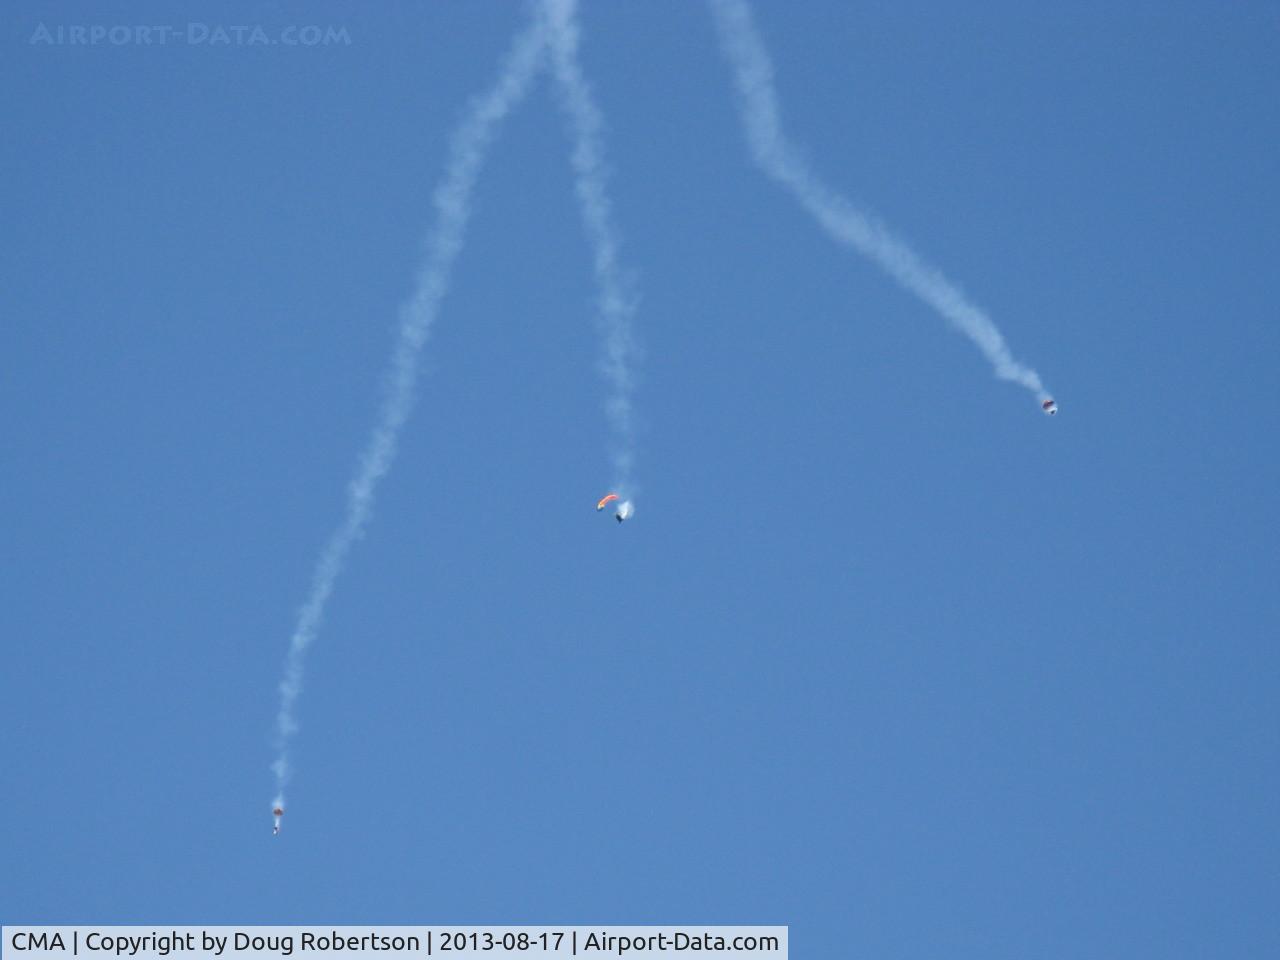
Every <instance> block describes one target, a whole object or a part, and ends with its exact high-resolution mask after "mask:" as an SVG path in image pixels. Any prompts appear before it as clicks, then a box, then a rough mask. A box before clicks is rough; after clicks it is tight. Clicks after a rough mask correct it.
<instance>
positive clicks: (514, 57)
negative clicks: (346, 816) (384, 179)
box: [272, 19, 546, 807]
mask: <svg viewBox="0 0 1280 960" xmlns="http://www.w3.org/2000/svg"><path fill="white" fill-rule="evenodd" d="M545 50H546V37H545V31H544V24H543V23H542V21H541V20H536V19H535V22H534V23H533V24H532V25H531V26H530V27H529V28H527V29H526V30H525V31H524V32H523V33H521V34H520V35H519V36H518V37H517V38H516V40H515V42H514V44H513V45H512V47H511V49H510V50H509V51H508V52H507V54H506V56H505V57H504V59H503V61H502V66H501V69H500V73H499V76H498V79H497V81H496V82H495V83H494V85H493V87H492V88H491V89H490V90H489V91H488V92H487V93H485V94H484V95H483V96H481V97H479V98H478V99H476V100H475V101H474V102H473V103H472V104H471V105H470V107H469V108H468V110H467V112H466V114H465V116H464V117H463V119H462V122H461V123H460V125H459V126H458V128H457V129H456V130H455V131H454V135H453V138H452V141H451V143H450V148H449V160H448V165H447V167H446V170H445V175H444V178H443V180H442V181H441V182H440V185H439V186H438V187H437V189H436V192H435V195H434V205H435V211H436V221H435V225H434V227H433V228H432V231H431V233H430V235H429V237H428V243H427V257H426V261H425V262H424V264H423V266H422V269H421V271H420V273H419V274H418V278H417V282H416V285H415V288H414V292H413V295H412V296H411V297H410V298H409V300H408V301H407V302H406V303H405V304H404V306H403V307H402V308H401V310H400V326H399V333H398V335H397V338H396V344H395V350H394V353H393V354H392V358H391V364H390V369H389V371H388V375H387V386H386V396H385V399H384V400H383V403H382V407H381V409H380V411H379V413H378V418H377V421H376V423H375V424H374V428H373V432H372V433H371V434H370V436H369V440H368V442H367V444H366V445H365V448H364V451H363V452H362V454H361V455H360V459H359V462H358V464H357V467H356V472H355V475H354V476H353V477H352V479H351V483H350V486H349V487H348V488H347V509H346V514H345V516H344V517H343V519H342V522H341V523H340V524H339V525H338V528H337V529H336V530H335V531H334V532H333V534H332V535H331V536H330V537H329V540H328V542H327V543H326V544H325V547H324V549H323V550H322V551H321V553H320V557H319V559H318V561H317V562H316V568H315V572H314V574H313V575H312V578H311V591H310V593H309V594H308V595H307V599H306V602H305V603H303V605H302V608H301V609H300V610H299V612H298V620H297V624H296V626H295V627H294V631H293V636H292V637H291V638H290V640H289V652H288V656H287V659H286V662H285V670H284V679H283V680H281V682H280V709H279V712H278V713H277V715H276V726H275V739H276V749H277V756H276V760H275V763H273V764H272V769H273V770H274V771H275V775H276V797H275V801H274V803H273V806H274V807H283V806H284V788H285V784H286V783H287V781H288V779H289V774H290V768H289V752H288V748H289V743H290V740H291V738H292V736H293V734H294V732H295V731H296V730H297V729H298V725H297V721H296V718H295V708H296V706H297V701H298V697H299V695H300V694H301V693H302V676H303V660H304V658H305V656H306V652H307V648H308V647H310V646H311V644H312V642H313V641H314V640H315V638H316V634H317V632H318V630H319V628H320V623H321V621H322V620H323V618H324V611H325V605H326V603H327V602H328V600H329V595H330V594H331V593H332V592H333V586H334V582H335V581H336V580H337V578H338V574H339V573H341V572H342V567H343V564H344V562H345V561H346V558H347V554H348V552H349V551H350V550H351V546H352V544H354V543H355V541H356V540H358V539H359V538H360V537H361V536H362V535H363V533H364V528H365V525H366V524H367V523H368V521H369V515H370V512H371V511H372V509H373V498H374V493H375V491H376V490H377V486H378V482H379V481H380V480H381V479H382V478H383V476H384V475H385V474H386V472H387V471H388V470H389V469H390V467H391V463H392V461H393V460H394V459H395V455H396V443H397V439H398V437H399V433H400V428H401V427H402V426H403V425H404V422H405V420H406V418H407V417H408V416H409V410H410V408H411V407H412V405H413V392H414V383H415V381H416V379H417V373H418V366H417V365H418V354H419V352H420V351H421V349H422V345H423V343H424V342H425V341H426V339H427V335H428V334H429V333H430V331H431V326H432V324H433V323H434V322H435V319H436V315H437V313H438V312H439V307H440V301H441V299H442V298H443V297H444V295H445V291H446V289H447V288H448V284H449V275H450V272H451V270H452V267H453V263H454V260H455V259H456V257H457V255H458V251H459V249H461V246H462V239H463V235H464V233H465V231H466V225H467V220H468V218H469V216H470V212H471V191H472V188H473V187H474V185H475V181H476V177H477V175H478V174H479V172H480V167H481V165H482V164H483V163H484V159H485V156H486V154H487V153H488V149H489V146H490V145H491V143H492V142H493V139H494V137H495V135H496V134H497V131H498V128H499V126H500V125H501V122H502V120H503V119H504V118H505V117H506V115H507V114H508V113H509V112H510V111H511V109H512V107H514V106H515V105H516V104H517V103H519V102H520V101H521V100H522V99H523V98H524V96H525V94H526V93H527V92H528V89H529V84H530V81H531V80H532V78H533V76H534V74H535V73H536V71H537V70H538V68H539V66H541V64H542V63H543V57H544V54H545Z"/></svg>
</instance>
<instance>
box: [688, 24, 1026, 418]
mask: <svg viewBox="0 0 1280 960" xmlns="http://www.w3.org/2000/svg"><path fill="white" fill-rule="evenodd" d="M710 2H711V8H712V10H713V12H714V13H715V19H716V26H717V28H718V32H719V34H720V44H721V47H722V48H723V49H724V52H725V55H726V57H728V59H729V62H730V64H731V65H732V67H733V71H734V80H735V83H736V85H737V88H738V95H739V101H740V107H741V113H742V121H743V125H744V126H745V127H746V130H747V139H748V141H749V143H750V145H751V152H752V154H753V155H754V156H755V161H756V163H757V164H758V165H759V166H760V167H761V169H763V170H764V171H765V173H767V174H768V175H769V176H771V177H772V178H773V179H775V180H777V181H778V182H779V183H780V184H782V185H783V186H784V187H786V188H787V189H788V190H790V191H791V193H792V195H794V196H795V198H796V199H797V200H798V201H799V202H800V205H801V206H803V207H804V208H805V209H806V210H807V211H808V212H809V213H810V215H811V216H813V218H814V219H815V220H817V221H818V223H819V224H821V226H822V227H823V229H825V230H826V231H827V233H828V234H830V235H831V237H833V238H834V239H835V240H837V241H839V242H840V243H843V244H845V245H847V246H850V247H852V248H853V249H855V250H857V251H858V252H859V253H861V254H862V255H863V256H865V257H867V258H868V259H870V260H871V261H872V262H874V263H875V264H876V265H877V266H878V267H880V268H881V269H882V270H884V271H885V272H886V273H888V274H889V275H890V276H891V277H893V278H894V279H895V280H897V281H898V283H900V284H901V285H902V286H903V287H905V288H906V289H907V290H909V291H910V292H911V293H914V294H915V295H916V296H917V297H919V298H920V299H921V300H923V301H924V302H925V303H927V304H929V306H931V307H933V309H934V310H936V311H937V312H938V313H940V314H941V315H942V316H943V317H945V318H946V319H947V320H948V321H950V322H951V324H952V325H953V326H955V327H956V329H958V330H959V331H960V332H961V333H963V334H964V335H965V336H966V337H968V338H969V339H970V340H972V341H973V342H974V343H975V344H976V345H977V347H978V349H979V350H981V351H982V352H983V354H984V355H985V356H986V358H987V359H988V360H989V361H990V362H991V366H992V367H993V368H994V369H995V374H996V376H997V377H999V378H1001V379H1002V380H1012V381H1013V382H1014V383H1019V384H1021V385H1022V386H1024V387H1026V388H1027V389H1028V390H1030V391H1031V392H1032V393H1035V394H1036V395H1037V396H1038V397H1039V398H1040V399H1041V400H1045V399H1047V398H1048V394H1047V393H1045V389H1044V385H1043V384H1042V383H1041V382H1040V377H1039V376H1037V375H1036V372H1035V371H1034V370H1032V369H1030V368H1029V367H1027V366H1025V365H1023V364H1022V363H1019V362H1018V361H1017V360H1015V359H1014V358H1013V354H1012V353H1010V352H1009V347H1008V345H1007V344H1006V343H1005V341H1004V337H1003V336H1001V334H1000V331H999V330H998V329H996V325H995V324H994V323H992V322H991V318H990V317H988V316H987V315H986V313H984V312H983V311H982V310H981V309H980V308H978V307H976V306H974V305H973V304H972V303H970V302H969V301H968V299H966V297H965V295H964V294H963V293H962V292H961V291H960V290H959V289H958V288H957V287H956V286H955V285H954V284H952V283H951V281H949V280H948V279H947V278H946V277H944V276H943V275H942V274H941V273H939V272H938V271H937V270H936V269H935V268H933V267H931V266H929V265H928V264H927V263H924V262H923V261H922V260H921V259H920V258H919V257H918V256H917V255H916V254H915V252H914V251H912V250H911V249H910V248H909V247H908V246H907V245H906V244H905V243H903V242H902V241H901V240H899V239H897V238H896V237H895V236H893V234H891V233H890V232H889V231H888V230H887V229H885V227H884V226H883V225H882V224H881V223H880V222H879V221H877V220H876V219H875V218H874V217H872V216H869V215H868V214H866V213H864V212H863V211H861V210H859V209H858V208H857V207H855V206H854V205H853V204H851V203H850V202H849V201H848V200H846V199H845V198H844V197H841V196H840V195H839V194H836V193H834V192H833V191H832V190H830V189H829V188H828V187H827V186H826V185H825V184H824V183H823V182H822V181H821V180H819V179H818V177H817V176H816V175H815V174H814V173H813V171H811V170H810V169H809V166H808V164H807V163H805V161H804V159H803V158H802V157H801V156H800V155H799V154H798V153H797V151H796V149H795V147H794V146H792V144H791V143H790V142H789V141H788V140H787V138H786V136H785V134H784V133H783V131H782V122H781V118H780V111H779V107H778V94H777V90H776V89H775V87H774V82H773V63H772V61H770V59H769V54H768V52H767V51H766V50H765V48H764V44H763V43H762V42H761V40H760V35H759V33H758V32H757V31H756V28H755V23H754V21H753V18H752V15H751V9H750V8H749V7H748V6H747V4H746V2H745V0H710Z"/></svg>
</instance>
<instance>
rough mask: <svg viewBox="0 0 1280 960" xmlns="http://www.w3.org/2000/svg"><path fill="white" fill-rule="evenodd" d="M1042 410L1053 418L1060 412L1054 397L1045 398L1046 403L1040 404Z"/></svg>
mask: <svg viewBox="0 0 1280 960" xmlns="http://www.w3.org/2000/svg"><path fill="white" fill-rule="evenodd" d="M1040 409H1041V410H1043V411H1044V412H1045V413H1047V414H1048V415H1049V416H1051V417H1052V416H1053V415H1054V414H1055V413H1057V412H1058V404H1057V403H1056V402H1055V401H1054V399H1053V397H1045V398H1044V402H1043V403H1041V404H1040Z"/></svg>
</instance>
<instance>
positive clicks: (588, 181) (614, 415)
mask: <svg viewBox="0 0 1280 960" xmlns="http://www.w3.org/2000/svg"><path fill="white" fill-rule="evenodd" d="M576 8H577V3H576V0H548V2H547V3H546V4H545V5H544V6H543V7H542V10H543V14H544V17H545V22H546V25H547V44H548V47H549V49H550V52H551V65H552V70H553V72H554V74H555V78H556V83H557V86H558V87H559V91H560V101H561V106H562V107H563V109H564V112H565V116H566V118H567V120H568V123H569V132H570V135H571V136H572V138H573V153H572V156H571V161H572V164H573V172H574V179H575V182H574V190H575V192H576V193H577V195H578V205H579V207H580V208H581V210H582V222H583V226H584V228H585V230H586V233H587V240H588V241H589V243H590V244H591V250H592V257H593V260H594V269H595V275H596V285H597V287H598V288H599V295H600V301H599V310H600V313H599V321H598V322H599V327H600V331H601V333H602V334H603V336H604V361H603V367H602V368H603V371H604V375H605V378H606V379H607V380H608V382H609V388H610V394H609V398H608V400H607V402H606V404H605V410H606V412H607V414H608V417H609V423H610V426H611V428H612V430H613V434H614V443H615V448H614V452H613V464H614V471H615V473H616V476H615V478H614V481H615V482H614V488H615V489H616V490H617V491H618V492H619V493H621V494H622V495H623V496H624V497H625V496H627V495H629V494H633V493H634V488H633V486H632V476H631V474H632V468H633V466H634V461H635V424H634V420H633V417H632V413H631V395H632V393H633V391H634V390H635V376H634V374H633V367H634V364H635V360H636V355H637V352H638V351H637V348H636V343H635V338H634V336H633V334H632V329H631V321H632V318H633V317H634V316H635V313H636V308H637V297H636V294H635V291H634V283H633V281H632V279H631V276H630V275H629V274H628V273H627V272H626V271H625V270H624V269H623V267H622V265H621V262H620V257H619V246H620V244H619V240H618V231H617V229H616V228H615V227H614V225H613V214H612V204H610V202H609V196H608V194H607V193H606V192H605V162H604V141H603V137H602V135H601V126H602V119H601V115H600V109H599V108H598V107H597V106H596V104H595V100H594V98H593V97H592V95H591V87H590V86H589V85H588V84H587V81H586V79H585V78H584V77H583V75H582V67H581V65H580V64H579V63H578V33H579V30H578V21H577V9H576Z"/></svg>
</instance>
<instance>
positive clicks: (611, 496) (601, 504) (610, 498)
mask: <svg viewBox="0 0 1280 960" xmlns="http://www.w3.org/2000/svg"><path fill="white" fill-rule="evenodd" d="M617 499H618V495H617V494H616V493H607V494H605V495H604V496H603V497H601V498H600V502H599V503H597V504H596V511H597V512H599V511H601V510H603V509H604V507H605V504H607V503H612V502H613V501H614V500H617Z"/></svg>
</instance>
